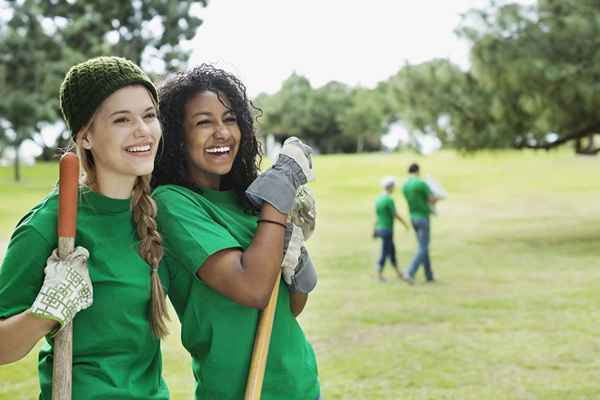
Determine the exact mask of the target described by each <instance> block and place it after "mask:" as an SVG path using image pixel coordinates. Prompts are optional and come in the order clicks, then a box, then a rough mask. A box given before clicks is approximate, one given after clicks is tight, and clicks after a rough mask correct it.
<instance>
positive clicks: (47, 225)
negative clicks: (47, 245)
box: [15, 190, 58, 241]
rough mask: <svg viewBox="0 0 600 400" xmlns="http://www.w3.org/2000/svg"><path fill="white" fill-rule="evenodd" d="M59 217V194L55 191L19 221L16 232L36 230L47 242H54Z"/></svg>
mask: <svg viewBox="0 0 600 400" xmlns="http://www.w3.org/2000/svg"><path fill="white" fill-rule="evenodd" d="M57 215H58V192H57V191H56V190H53V191H52V192H50V193H49V194H48V195H47V196H46V197H44V198H43V199H42V200H40V201H39V202H38V203H37V204H36V205H35V206H34V207H33V208H32V209H31V210H29V211H28V212H27V214H25V215H24V216H23V218H21V220H19V222H18V223H17V225H16V227H15V232H16V231H17V230H18V231H23V230H34V231H37V232H38V233H39V234H41V235H42V236H43V237H44V238H45V239H46V240H48V241H52V240H53V238H54V237H55V236H56V218H57Z"/></svg>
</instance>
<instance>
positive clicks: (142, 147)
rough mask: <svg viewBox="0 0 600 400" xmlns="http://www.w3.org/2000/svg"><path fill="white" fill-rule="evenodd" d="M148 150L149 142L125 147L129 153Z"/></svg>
mask: <svg viewBox="0 0 600 400" xmlns="http://www.w3.org/2000/svg"><path fill="white" fill-rule="evenodd" d="M148 150H150V145H149V144H143V145H140V146H131V147H128V148H127V151H128V152H130V153H137V152H142V151H148Z"/></svg>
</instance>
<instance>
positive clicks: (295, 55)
mask: <svg viewBox="0 0 600 400" xmlns="http://www.w3.org/2000/svg"><path fill="white" fill-rule="evenodd" d="M485 4H487V2H486V1H483V0H419V1H417V0H368V1H354V0H345V1H342V0H302V1H296V0H252V1H240V0H211V1H209V4H208V6H207V7H206V8H202V7H200V8H198V9H197V10H195V13H196V14H197V15H198V16H199V17H200V18H202V19H203V24H202V25H201V26H200V28H199V29H198V31H197V34H196V37H195V38H194V39H193V40H192V41H191V42H190V43H188V46H189V47H190V48H192V49H193V52H192V56H191V59H190V65H196V64H200V63H202V62H209V63H213V64H216V65H218V66H219V67H221V68H224V69H226V70H228V71H230V72H233V73H234V74H235V75H237V76H238V77H239V78H240V79H241V80H242V81H243V82H244V83H245V84H246V86H247V88H248V92H249V94H250V95H251V96H256V95H257V94H259V93H261V92H266V93H269V94H272V93H275V92H276V91H277V90H278V89H279V88H280V86H281V83H282V82H283V81H284V80H285V79H286V78H288V77H289V76H290V75H291V74H292V73H293V72H296V73H298V74H300V75H302V76H305V77H306V78H308V79H309V80H310V82H311V84H312V86H313V87H319V86H322V85H323V84H325V83H327V82H329V81H332V80H337V81H341V82H344V83H346V84H349V85H352V86H354V85H362V86H366V87H373V86H374V85H375V84H377V82H379V81H382V80H385V79H387V78H389V77H390V76H391V75H393V74H394V73H396V72H397V71H398V70H399V69H400V68H401V67H402V66H403V65H404V64H405V62H407V61H408V62H410V63H418V62H423V61H428V60H431V59H433V58H438V57H447V58H450V59H451V60H452V61H453V62H455V63H457V64H459V65H461V66H463V67H465V68H466V67H468V51H469V49H468V44H467V43H466V42H464V41H463V40H462V39H459V38H458V37H457V36H456V35H455V34H454V32H453V31H454V29H455V28H456V27H457V26H458V25H459V22H460V17H461V14H462V13H464V12H466V11H467V10H469V9H470V8H474V7H475V8H479V7H482V6H484V5H485Z"/></svg>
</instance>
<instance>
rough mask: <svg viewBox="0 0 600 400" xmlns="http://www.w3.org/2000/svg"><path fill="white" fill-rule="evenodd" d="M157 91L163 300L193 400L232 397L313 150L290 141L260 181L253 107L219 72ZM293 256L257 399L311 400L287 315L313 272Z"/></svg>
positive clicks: (301, 350)
mask: <svg viewBox="0 0 600 400" xmlns="http://www.w3.org/2000/svg"><path fill="white" fill-rule="evenodd" d="M159 93H160V96H159V97H160V109H161V114H160V119H161V123H162V126H163V132H164V148H163V151H162V152H160V154H159V155H158V164H157V168H156V170H155V171H154V174H153V186H155V187H156V189H155V191H154V193H153V197H154V199H155V200H156V203H157V205H158V208H159V212H158V227H159V231H160V232H161V235H162V237H163V239H164V246H165V262H166V266H167V269H168V271H169V274H170V277H171V282H170V289H169V290H170V292H169V296H170V298H171V301H172V303H173V305H174V306H175V310H176V312H177V314H178V316H179V319H180V321H181V324H182V334H181V337H182V341H183V345H184V346H185V348H186V349H187V350H188V351H189V352H190V354H191V355H192V359H193V372H194V376H195V378H196V398H197V399H220V400H228V399H231V400H234V399H235V400H238V399H241V398H243V393H244V385H245V382H246V376H247V374H248V369H249V364H250V357H251V353H252V348H253V342H254V335H255V331H256V324H257V321H258V314H259V310H260V309H262V308H264V307H265V306H266V304H267V302H268V299H269V296H270V293H271V291H272V289H273V283H274V282H275V281H276V278H277V276H278V274H279V273H281V271H280V269H281V265H282V259H283V258H284V257H283V255H284V246H286V244H287V247H286V248H285V250H286V252H285V254H286V257H287V256H288V255H289V253H290V252H291V251H292V249H295V251H297V250H299V249H300V248H301V243H300V242H301V240H302V235H301V234H300V235H299V237H300V238H299V239H298V236H297V235H296V234H295V232H297V230H294V229H291V230H290V229H289V227H290V225H289V224H287V220H288V214H289V213H290V210H291V208H292V206H293V203H294V198H295V195H296V191H297V189H298V187H300V186H301V185H303V184H305V183H306V182H307V181H308V180H310V179H311V178H312V171H311V163H310V148H308V146H305V145H304V144H302V142H300V141H299V140H297V139H296V140H291V141H289V142H288V143H286V144H285V145H284V147H283V150H282V152H281V154H280V156H279V158H278V159H277V161H276V162H275V164H274V165H273V167H271V168H270V169H269V170H267V171H265V172H264V173H263V174H261V175H258V164H259V162H260V153H259V146H258V143H257V139H256V136H255V130H254V120H253V118H254V115H253V111H257V110H256V108H254V106H253V105H252V103H251V101H250V100H249V99H248V98H247V96H246V89H245V87H244V85H243V84H242V83H241V82H240V81H239V80H238V79H237V78H236V77H234V76H233V75H231V74H229V73H227V72H225V71H223V70H220V69H217V68H214V67H212V66H209V65H205V64H204V65H202V66H200V67H197V68H194V69H192V70H191V71H189V72H186V73H180V74H177V75H175V76H174V77H172V78H170V79H169V80H167V81H166V82H165V83H164V84H163V85H162V86H161V88H160V90H159ZM286 228H287V229H286ZM286 232H287V234H286ZM295 254H296V255H295V256H293V257H292V258H293V259H294V261H295V262H296V263H297V267H296V269H295V270H294V273H293V274H292V276H291V277H290V279H288V282H287V283H284V282H282V283H281V285H280V289H279V296H278V299H277V308H276V313H275V320H274V323H273V332H272V337H271V345H270V350H269V356H268V360H267V367H266V371H265V378H264V384H263V389H262V398H263V399H264V400H273V399H288V400H306V399H311V400H313V399H317V398H318V397H319V395H320V389H319V381H318V374H317V363H316V358H315V354H314V351H313V349H312V347H311V345H310V344H309V343H308V341H307V340H306V337H305V336H304V333H303V332H302V329H301V328H300V326H299V324H298V322H297V321H296V318H295V316H296V315H297V314H299V313H300V311H302V308H303V307H304V304H305V303H306V299H307V293H308V292H309V291H310V290H312V288H314V286H315V284H316V274H315V273H314V268H313V267H312V264H311V263H310V262H306V258H305V256H306V253H305V252H303V253H302V255H299V253H298V252H296V253H295ZM288 258H289V257H288Z"/></svg>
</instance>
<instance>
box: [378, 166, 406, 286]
mask: <svg viewBox="0 0 600 400" xmlns="http://www.w3.org/2000/svg"><path fill="white" fill-rule="evenodd" d="M381 185H382V186H383V189H384V192H383V193H382V194H381V195H379V197H377V199H376V200H375V216H376V218H377V220H376V222H375V232H374V233H373V236H374V237H380V238H381V256H380V257H379V261H378V262H377V276H378V278H379V280H380V281H381V282H385V277H384V276H383V268H384V266H385V261H386V259H389V260H390V263H391V264H392V267H394V269H395V270H396V274H398V278H403V276H402V274H401V273H400V270H399V269H398V264H397V262H396V245H395V244H394V219H397V220H398V221H400V223H402V225H404V227H405V228H406V229H408V225H407V224H406V222H405V221H404V220H403V219H402V217H400V215H398V213H397V211H396V204H395V203H394V199H393V198H392V193H393V192H394V189H395V188H396V179H395V178H394V177H392V176H387V177H385V178H383V179H382V181H381Z"/></svg>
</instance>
